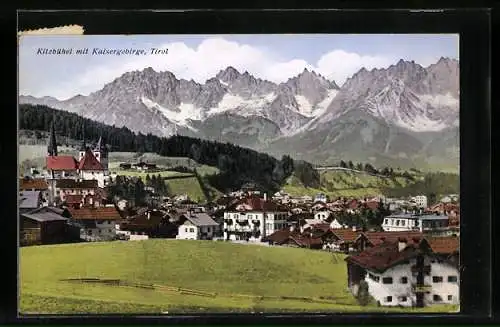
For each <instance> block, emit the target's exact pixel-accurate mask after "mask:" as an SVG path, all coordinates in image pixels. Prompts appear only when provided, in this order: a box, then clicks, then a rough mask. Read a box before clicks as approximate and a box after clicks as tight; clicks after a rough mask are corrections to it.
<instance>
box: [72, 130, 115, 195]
mask: <svg viewBox="0 0 500 327" xmlns="http://www.w3.org/2000/svg"><path fill="white" fill-rule="evenodd" d="M99 142H101V139H99ZM83 146H85V145H83ZM98 146H100V145H99V144H98ZM105 156H107V154H105V152H104V153H101V152H100V151H99V150H96V149H94V151H92V150H91V149H90V148H89V147H87V148H86V149H85V151H83V150H80V162H79V164H78V171H79V176H80V178H81V179H83V180H96V181H97V185H98V186H99V187H104V186H105V185H106V183H107V179H108V178H109V171H108V168H107V164H104V163H105V162H106V163H107V159H106V158H105ZM105 160H106V161H105ZM101 161H102V162H101Z"/></svg>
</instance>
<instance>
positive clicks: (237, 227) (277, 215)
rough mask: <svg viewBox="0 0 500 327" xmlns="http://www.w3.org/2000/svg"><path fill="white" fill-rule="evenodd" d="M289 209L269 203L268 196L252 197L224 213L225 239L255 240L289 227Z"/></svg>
mask: <svg viewBox="0 0 500 327" xmlns="http://www.w3.org/2000/svg"><path fill="white" fill-rule="evenodd" d="M287 218H288V209H287V208H286V207H284V206H283V205H281V204H277V203H275V202H272V201H268V200H267V198H266V196H265V195H264V198H260V197H258V196H255V195H253V196H250V197H247V198H244V199H241V200H239V201H238V202H236V203H234V204H232V205H231V206H229V207H228V208H227V209H226V210H225V212H224V229H223V231H224V239H227V240H255V241H260V240H261V239H262V238H264V237H266V236H268V235H271V234H272V233H274V232H275V231H277V230H280V229H283V228H285V227H288V225H287Z"/></svg>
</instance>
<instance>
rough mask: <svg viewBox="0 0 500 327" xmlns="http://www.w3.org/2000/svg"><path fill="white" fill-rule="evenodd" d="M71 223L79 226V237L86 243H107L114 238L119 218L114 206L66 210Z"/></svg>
mask: <svg viewBox="0 0 500 327" xmlns="http://www.w3.org/2000/svg"><path fill="white" fill-rule="evenodd" d="M68 210H69V212H70V214H71V221H72V222H74V223H76V224H78V225H79V226H80V237H81V238H82V239H86V240H88V241H109V240H112V239H114V238H115V237H116V223H117V221H119V220H121V216H120V214H119V213H118V211H117V210H116V208H115V207H114V206H106V207H97V208H92V207H83V208H80V209H74V208H68Z"/></svg>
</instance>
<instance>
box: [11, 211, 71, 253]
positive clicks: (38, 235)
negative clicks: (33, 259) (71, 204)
mask: <svg viewBox="0 0 500 327" xmlns="http://www.w3.org/2000/svg"><path fill="white" fill-rule="evenodd" d="M67 216H68V215H67V214H65V211H64V210H60V209H58V208H53V207H42V208H38V209H35V210H32V211H29V212H25V213H22V214H21V215H20V237H19V242H20V245H21V246H24V245H40V244H57V243H66V242H71V241H76V240H78V239H79V233H78V229H75V228H74V226H72V225H70V224H68V218H67Z"/></svg>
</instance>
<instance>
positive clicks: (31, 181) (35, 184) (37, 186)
mask: <svg viewBox="0 0 500 327" xmlns="http://www.w3.org/2000/svg"><path fill="white" fill-rule="evenodd" d="M48 188H49V184H47V181H46V180H45V179H43V178H20V179H19V189H20V190H31V189H34V190H47V189H48Z"/></svg>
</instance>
